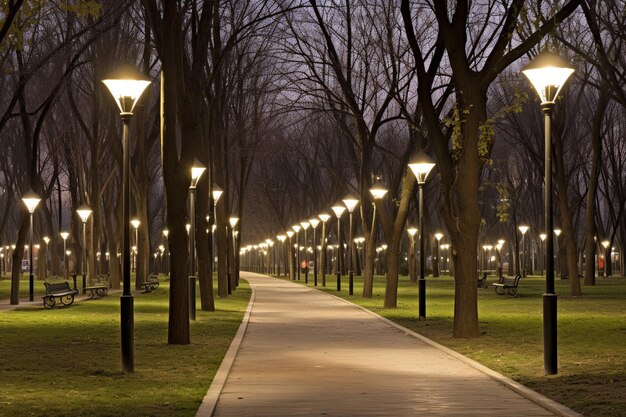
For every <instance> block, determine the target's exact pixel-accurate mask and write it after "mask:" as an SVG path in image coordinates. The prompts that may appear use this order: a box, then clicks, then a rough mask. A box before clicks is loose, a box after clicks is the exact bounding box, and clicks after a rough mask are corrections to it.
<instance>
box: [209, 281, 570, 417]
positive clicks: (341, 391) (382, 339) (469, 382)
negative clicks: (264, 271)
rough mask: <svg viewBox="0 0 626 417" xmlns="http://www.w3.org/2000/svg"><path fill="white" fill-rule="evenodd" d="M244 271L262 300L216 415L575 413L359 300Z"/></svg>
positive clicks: (254, 307) (256, 305)
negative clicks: (423, 337)
mask: <svg viewBox="0 0 626 417" xmlns="http://www.w3.org/2000/svg"><path fill="white" fill-rule="evenodd" d="M241 275H242V277H243V278H245V279H246V280H248V281H249V282H250V285H251V287H252V288H253V290H254V301H253V304H252V308H251V310H250V316H249V322H248V327H247V329H246V330H245V334H244V335H243V338H242V340H241V345H240V346H239V349H238V350H237V351H236V356H234V358H235V359H234V363H233V364H232V368H230V372H228V369H227V368H228V366H227V365H223V368H224V367H225V368H226V371H223V370H222V371H221V372H222V374H223V375H224V376H225V383H224V385H223V387H222V386H217V387H215V386H212V387H211V389H210V390H209V393H211V391H213V397H214V399H216V400H217V405H216V407H215V410H214V412H213V414H212V415H213V416H219V417H225V416H229V417H230V416H232V417H245V416H254V417H260V416H272V417H276V416H342V417H343V416H355V417H356V416H392V417H401V416H412V417H413V416H433V415H437V416H451V415H454V416H462V415H465V416H499V417H502V416H527V417H530V416H551V415H576V413H573V412H571V410H569V409H567V408H565V407H563V406H561V405H559V404H557V403H554V402H552V401H550V400H548V399H546V398H545V397H542V396H540V395H539V394H536V393H534V392H532V391H530V390H527V389H526V388H524V387H521V386H520V387H519V388H521V390H526V391H527V392H526V396H527V397H531V398H533V396H536V399H537V400H538V401H539V402H541V401H544V402H546V404H547V407H548V408H551V409H552V411H553V412H551V411H548V409H546V408H543V407H541V406H539V405H537V404H536V403H535V402H533V401H530V400H529V399H527V398H525V397H523V396H522V395H520V394H518V393H516V392H514V391H513V390H511V389H509V388H507V387H506V386H505V385H503V384H502V383H500V382H498V381H497V380H495V379H493V377H490V376H488V375H487V374H486V373H484V372H483V371H481V370H479V369H476V366H477V367H478V368H481V366H480V365H476V364H475V363H472V362H471V361H469V360H468V359H465V358H464V357H461V356H460V355H458V354H452V355H451V354H450V353H448V352H447V349H445V348H441V347H438V345H436V344H434V343H432V342H429V341H428V340H421V339H420V338H419V336H416V335H414V334H413V333H412V332H410V331H408V330H406V329H404V328H402V327H400V326H398V325H394V324H390V323H389V322H388V321H386V320H385V319H381V318H380V317H379V316H376V315H373V314H372V313H369V312H366V311H364V310H363V309H361V308H360V307H357V306H355V305H353V304H350V303H347V302H345V301H343V300H340V299H338V298H336V297H333V296H331V295H328V294H324V293H322V292H319V291H315V290H313V289H310V288H306V287H304V286H302V285H299V284H295V283H291V282H288V281H284V280H279V279H275V278H270V277H266V276H262V275H258V274H251V273H244V272H242V274H241ZM227 359H228V355H227V358H226V359H225V362H227ZM485 369H486V368H485ZM227 372H228V373H227ZM486 372H490V371H488V370H486ZM219 373H220V372H218V374H219ZM493 374H494V375H495V376H496V378H497V377H500V378H502V379H503V380H506V378H503V377H501V376H499V375H497V374H495V373H493ZM226 375H227V376H226ZM218 380H219V378H218V377H217V376H216V380H214V383H213V385H220V383H219V381H218ZM510 382H511V381H510ZM220 389H221V394H219V392H220V391H219V390H220ZM216 390H217V391H216ZM218 394H219V399H218ZM208 397H209V395H207V398H208ZM207 398H205V404H203V406H202V407H201V408H200V410H199V411H198V414H197V415H198V416H202V417H208V416H211V411H212V410H213V407H214V406H215V404H206V402H207ZM209 402H211V401H210V400H209Z"/></svg>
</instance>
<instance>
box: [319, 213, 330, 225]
mask: <svg viewBox="0 0 626 417" xmlns="http://www.w3.org/2000/svg"><path fill="white" fill-rule="evenodd" d="M317 217H319V218H320V220H321V221H322V222H323V223H326V222H327V221H328V219H330V214H328V213H322V214H320V215H318V216H317Z"/></svg>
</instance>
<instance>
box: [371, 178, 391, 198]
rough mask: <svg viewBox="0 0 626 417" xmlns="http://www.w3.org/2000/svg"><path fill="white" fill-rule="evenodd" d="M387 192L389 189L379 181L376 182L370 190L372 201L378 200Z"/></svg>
mask: <svg viewBox="0 0 626 417" xmlns="http://www.w3.org/2000/svg"><path fill="white" fill-rule="evenodd" d="M388 192H389V189H388V188H387V186H386V185H385V184H383V183H382V182H381V181H380V180H379V181H376V182H375V183H374V185H372V187H371V188H370V194H371V195H372V198H373V199H374V200H380V199H382V198H383V197H385V195H386V194H387V193H388Z"/></svg>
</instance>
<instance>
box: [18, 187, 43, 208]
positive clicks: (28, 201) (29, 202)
mask: <svg viewBox="0 0 626 417" xmlns="http://www.w3.org/2000/svg"><path fill="white" fill-rule="evenodd" d="M22 201H23V202H24V204H25V205H26V208H27V209H28V212H29V213H30V214H33V213H34V212H35V209H36V208H37V205H38V204H39V202H40V201H41V198H39V196H38V195H37V194H35V192H34V191H33V190H30V191H28V192H27V193H26V194H24V196H23V197H22Z"/></svg>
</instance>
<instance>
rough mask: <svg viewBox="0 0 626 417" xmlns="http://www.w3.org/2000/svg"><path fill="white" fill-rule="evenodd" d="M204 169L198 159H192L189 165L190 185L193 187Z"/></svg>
mask: <svg viewBox="0 0 626 417" xmlns="http://www.w3.org/2000/svg"><path fill="white" fill-rule="evenodd" d="M205 169H206V167H205V166H204V165H202V163H201V162H200V161H198V160H197V159H194V161H193V165H192V166H191V186H192V187H195V186H196V184H198V180H199V179H200V177H201V176H202V173H203V172H204V170H205Z"/></svg>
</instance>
